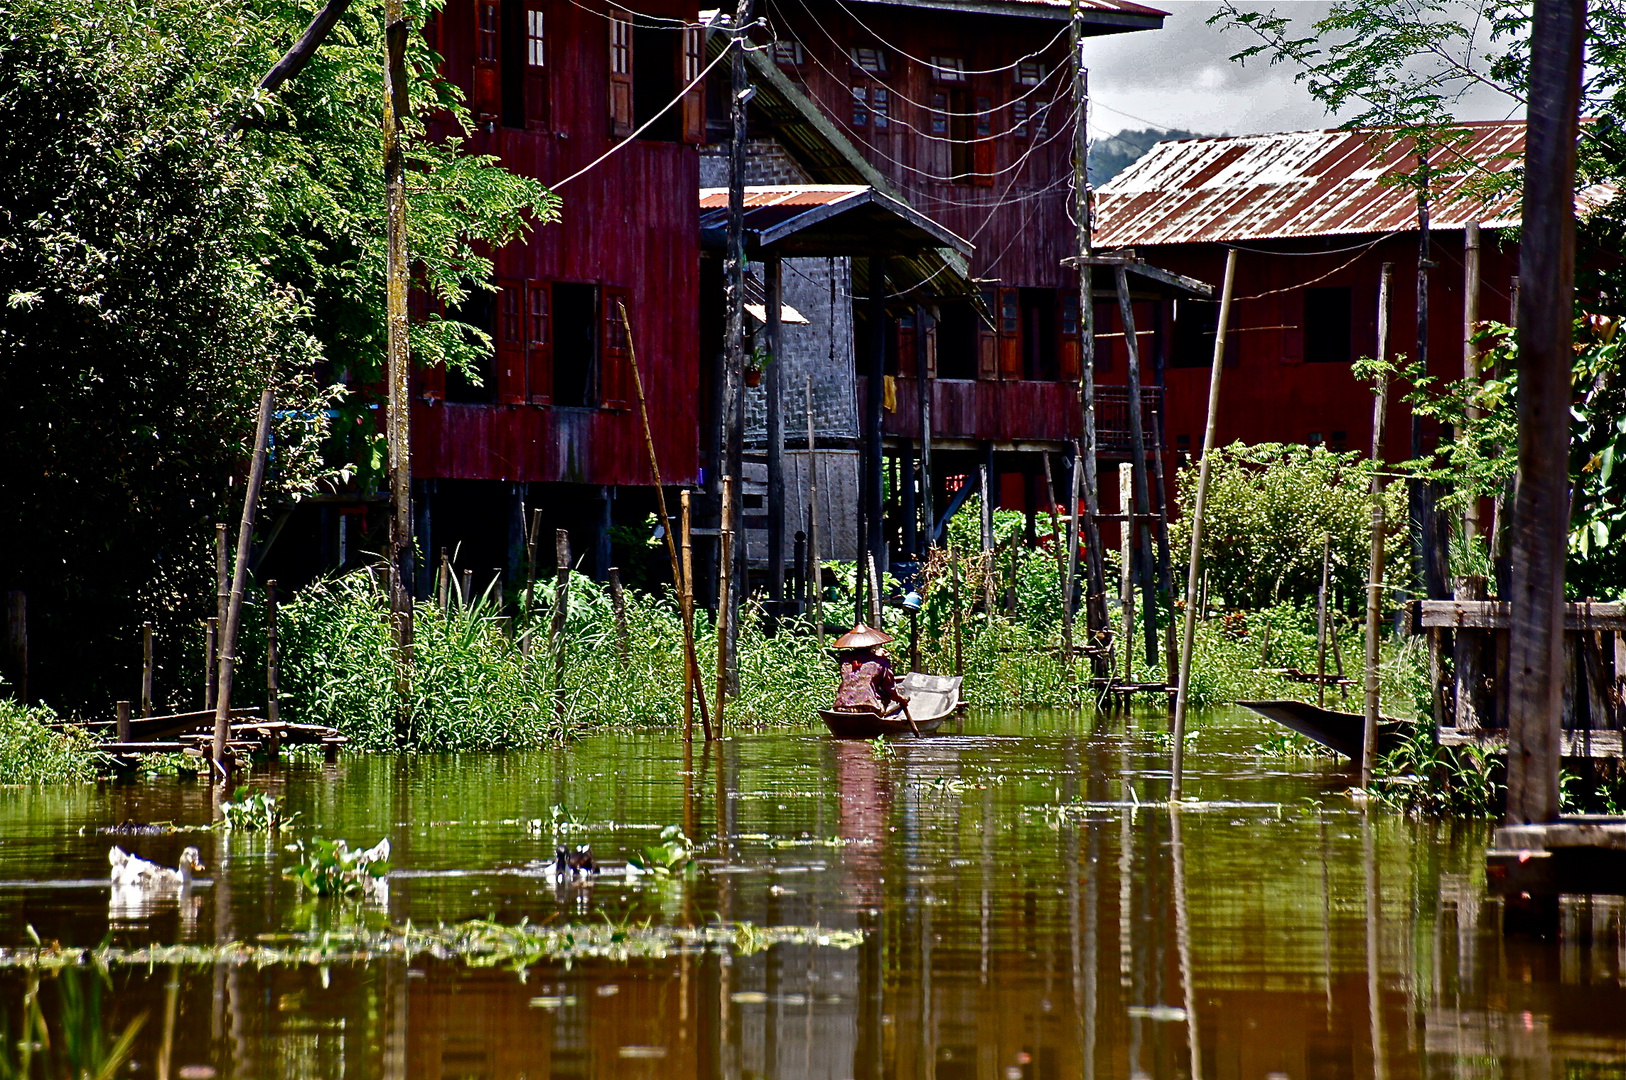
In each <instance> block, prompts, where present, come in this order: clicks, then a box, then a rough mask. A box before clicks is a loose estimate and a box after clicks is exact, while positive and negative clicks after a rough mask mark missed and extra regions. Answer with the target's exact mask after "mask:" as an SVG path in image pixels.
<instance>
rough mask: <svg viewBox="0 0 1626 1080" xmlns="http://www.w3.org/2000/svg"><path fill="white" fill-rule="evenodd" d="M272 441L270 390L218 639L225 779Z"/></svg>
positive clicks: (218, 736) (218, 741)
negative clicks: (257, 520)
mask: <svg viewBox="0 0 1626 1080" xmlns="http://www.w3.org/2000/svg"><path fill="white" fill-rule="evenodd" d="M270 442H271V391H270V389H266V390H265V391H264V392H263V393H261V394H260V418H259V422H258V424H257V425H256V426H255V429H254V463H253V465H251V466H250V467H249V473H248V489H247V490H246V491H245V492H244V493H243V520H242V522H241V523H240V524H239V525H238V527H237V565H236V567H235V568H234V569H233V570H232V576H231V597H230V600H229V602H228V603H227V605H226V623H225V627H224V628H223V630H222V631H221V637H220V676H219V685H218V689H217V692H216V695H215V738H214V748H213V750H214V757H213V760H214V763H215V768H217V769H219V770H220V772H221V775H222V778H224V777H225V776H226V775H227V774H228V773H229V772H230V769H229V766H228V763H227V757H226V744H227V742H228V741H230V739H231V680H232V671H233V670H234V668H235V667H236V664H237V628H238V625H239V624H240V623H241V621H242V615H243V589H244V588H245V587H246V586H247V584H248V560H249V556H250V555H252V554H253V551H254V516H255V514H257V513H258V512H259V509H260V488H261V487H262V486H264V484H265V457H266V449H267V447H268V446H269V445H270Z"/></svg>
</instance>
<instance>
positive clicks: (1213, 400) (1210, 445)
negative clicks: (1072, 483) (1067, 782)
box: [1169, 248, 1236, 801]
mask: <svg viewBox="0 0 1626 1080" xmlns="http://www.w3.org/2000/svg"><path fill="white" fill-rule="evenodd" d="M1235 283H1236V248H1231V249H1230V250H1229V251H1227V252H1226V253H1225V283H1224V285H1222V286H1221V287H1220V309H1219V323H1218V325H1217V326H1216V327H1215V328H1214V355H1213V359H1212V360H1211V361H1210V362H1209V367H1208V419H1207V422H1206V423H1205V424H1204V427H1203V458H1202V461H1201V462H1200V463H1199V464H1198V466H1197V503H1196V505H1195V506H1193V507H1192V509H1191V558H1190V561H1189V562H1188V563H1187V565H1186V612H1185V616H1186V617H1185V626H1184V628H1183V629H1182V631H1181V635H1180V684H1179V687H1178V689H1177V690H1176V691H1175V699H1174V760H1173V762H1172V769H1173V773H1174V779H1173V782H1172V784H1171V786H1170V788H1169V798H1170V799H1171V800H1174V801H1179V799H1180V788H1181V777H1182V773H1183V771H1184V767H1185V760H1186V705H1187V698H1188V696H1189V694H1190V691H1191V643H1192V638H1193V637H1194V636H1195V634H1196V632H1197V583H1198V581H1199V580H1203V579H1202V578H1200V577H1199V575H1198V571H1199V570H1200V569H1201V567H1202V554H1203V515H1204V514H1206V513H1207V512H1208V476H1209V463H1210V462H1211V461H1212V460H1213V459H1212V458H1211V457H1210V455H1211V454H1212V453H1213V451H1214V440H1215V435H1216V433H1217V431H1218V430H1219V406H1220V381H1221V377H1222V376H1223V375H1224V373H1225V333H1226V330H1227V329H1228V328H1229V327H1230V325H1231V292H1232V288H1233V286H1234V285H1235ZM1205 573H1206V572H1205Z"/></svg>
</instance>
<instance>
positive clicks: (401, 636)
mask: <svg viewBox="0 0 1626 1080" xmlns="http://www.w3.org/2000/svg"><path fill="white" fill-rule="evenodd" d="M408 30H409V27H408V24H407V18H406V6H405V2H404V0H385V4H384V55H385V64H384V200H385V208H386V217H385V232H386V239H385V274H386V288H385V313H386V322H387V346H386V348H387V362H386V372H385V378H386V381H387V383H388V386H389V401H388V403H387V406H386V409H385V424H386V437H387V441H388V444H389V458H388V469H389V487H390V534H389V562H390V581H389V589H390V621H391V623H392V625H393V626H394V629H395V645H396V663H397V665H398V674H397V683H398V685H399V688H400V689H402V690H404V689H405V686H406V679H407V672H408V670H409V669H410V666H411V663H412V584H413V582H414V581H416V580H417V574H416V573H415V572H414V569H413V558H412V446H411V417H410V415H409V409H410V408H411V403H410V400H409V398H408V380H409V378H410V369H409V365H410V363H411V354H410V352H409V351H408V347H407V246H406V243H407V242H406V236H407V233H406V152H405V148H404V147H403V146H402V130H403V125H404V120H405V117H406V112H407V109H408V108H409V106H408V104H407V85H406V84H407V74H406V47H407V33H408ZM400 708H401V709H402V710H403V711H404V710H405V708H406V695H405V694H404V693H403V694H402V695H401V697H400ZM399 719H404V717H402V718H398V723H399Z"/></svg>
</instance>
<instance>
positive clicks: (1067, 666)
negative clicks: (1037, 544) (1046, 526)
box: [1040, 450, 1073, 677]
mask: <svg viewBox="0 0 1626 1080" xmlns="http://www.w3.org/2000/svg"><path fill="white" fill-rule="evenodd" d="M1040 456H1041V457H1042V458H1043V459H1044V499H1045V502H1046V503H1047V504H1048V505H1049V507H1050V550H1051V552H1052V553H1053V554H1054V555H1055V558H1056V587H1057V589H1058V590H1060V592H1061V594H1062V605H1061V608H1062V620H1061V663H1062V667H1063V669H1064V670H1065V671H1066V672H1067V674H1068V676H1069V677H1071V675H1072V672H1073V619H1072V613H1071V612H1070V611H1068V603H1067V599H1068V598H1067V584H1068V582H1067V555H1066V553H1065V552H1064V551H1062V547H1063V545H1062V539H1061V527H1060V526H1061V523H1060V522H1059V521H1058V520H1057V518H1056V480H1055V477H1054V476H1053V475H1052V474H1051V471H1050V451H1048V450H1046V451H1045V452H1044V453H1043V454H1042V455H1040ZM1071 527H1072V526H1071V525H1069V526H1068V528H1069V529H1070V528H1071Z"/></svg>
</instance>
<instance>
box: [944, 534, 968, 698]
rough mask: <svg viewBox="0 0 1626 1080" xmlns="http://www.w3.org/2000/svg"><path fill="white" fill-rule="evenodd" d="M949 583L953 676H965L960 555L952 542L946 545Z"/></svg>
mask: <svg viewBox="0 0 1626 1080" xmlns="http://www.w3.org/2000/svg"><path fill="white" fill-rule="evenodd" d="M948 555H949V583H950V585H951V587H952V588H953V590H954V674H956V675H964V674H965V630H964V624H965V604H964V600H963V599H962V597H961V594H960V555H959V552H958V551H956V550H955V548H954V541H953V540H950V541H949V545H948Z"/></svg>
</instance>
